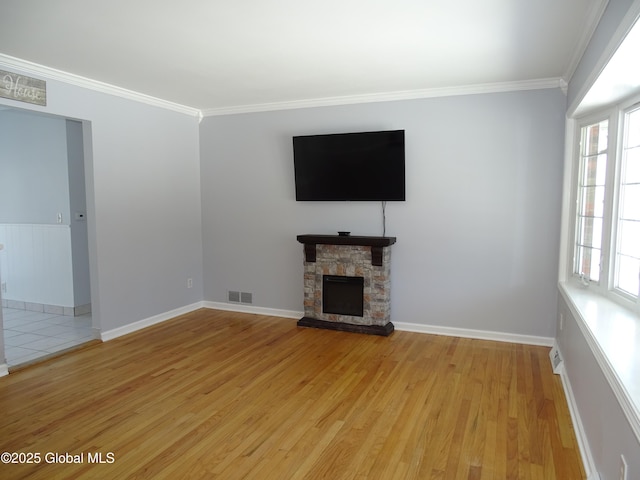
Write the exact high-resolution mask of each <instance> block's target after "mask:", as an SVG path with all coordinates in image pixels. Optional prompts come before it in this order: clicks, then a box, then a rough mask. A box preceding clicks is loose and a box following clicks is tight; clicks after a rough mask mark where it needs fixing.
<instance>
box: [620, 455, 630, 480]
mask: <svg viewBox="0 0 640 480" xmlns="http://www.w3.org/2000/svg"><path fill="white" fill-rule="evenodd" d="M628 469H629V465H627V459H626V458H624V455H620V480H629V471H628Z"/></svg>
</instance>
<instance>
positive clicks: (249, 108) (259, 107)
mask: <svg viewBox="0 0 640 480" xmlns="http://www.w3.org/2000/svg"><path fill="white" fill-rule="evenodd" d="M563 84H565V82H564V81H563V80H562V79H561V78H542V79H537V80H524V81H519V82H502V83H484V84H477V85H463V86H458V87H443V88H428V89H422V90H403V91H398V92H385V93H372V94H363V95H349V96H342V97H325V98H312V99H307V100H293V101H286V102H272V103H259V104H253V105H238V106H230V107H220V108H208V109H203V110H202V114H203V115H204V116H205V117H212V116H218V115H234V114H238V113H257V112H268V111H274V110H293V109H299V108H314V107H329V106H337V105H351V104H357V103H373V102H392V101H397V100H416V99H421V98H435V97H452V96H458V95H477V94H486V93H503V92H514V91H520V90H541V89H546V88H562V87H563Z"/></svg>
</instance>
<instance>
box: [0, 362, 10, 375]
mask: <svg viewBox="0 0 640 480" xmlns="http://www.w3.org/2000/svg"><path fill="white" fill-rule="evenodd" d="M5 375H9V365H7V364H6V363H0V377H4V376H5Z"/></svg>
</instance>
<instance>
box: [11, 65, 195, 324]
mask: <svg viewBox="0 0 640 480" xmlns="http://www.w3.org/2000/svg"><path fill="white" fill-rule="evenodd" d="M12 70H14V71H15V68H12ZM17 73H25V74H27V75H28V74H29V73H28V72H17ZM32 75H33V74H32ZM47 102H48V105H47V107H38V106H32V105H28V104H22V103H18V102H12V101H10V100H6V99H0V105H2V104H4V105H10V106H13V107H20V108H24V109H28V110H32V111H43V112H47V113H50V114H55V115H60V116H62V117H66V118H71V119H78V120H81V121H82V122H83V127H84V130H83V135H84V146H85V168H86V185H87V197H88V206H87V210H88V213H87V227H88V237H89V256H90V264H91V275H92V277H91V298H92V308H93V313H94V318H96V319H97V321H98V322H99V326H100V328H101V329H102V330H103V331H109V330H112V329H115V328H117V327H120V326H124V325H127V324H131V323H133V322H135V321H138V320H143V319H147V318H149V317H152V316H154V315H157V314H162V313H166V312H168V311H171V310H173V309H176V308H180V307H184V306H186V305H191V304H193V303H195V302H198V301H200V300H202V285H201V281H200V280H201V278H202V237H201V229H200V222H201V212H200V182H199V171H200V167H199V158H198V143H199V140H198V123H197V119H196V117H195V116H191V115H186V114H184V113H179V112H174V111H170V110H167V109H163V108H159V107H155V106H150V105H146V104H143V103H140V102H136V101H133V100H128V99H124V98H120V97H115V96H111V95H107V94H104V93H98V92H95V91H92V90H89V89H85V88H81V87H78V86H74V85H70V84H66V83H63V82H60V81H57V80H47ZM63 125H64V123H63ZM62 135H63V138H64V131H63V134H62ZM187 277H191V278H193V280H194V286H193V288H191V289H187V286H186V279H187Z"/></svg>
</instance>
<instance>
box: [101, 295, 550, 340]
mask: <svg viewBox="0 0 640 480" xmlns="http://www.w3.org/2000/svg"><path fill="white" fill-rule="evenodd" d="M198 308H210V309H212V310H224V311H229V312H238V313H250V314H254V315H268V316H272V317H283V318H298V319H299V318H302V317H303V316H304V312H299V311H296V310H282V309H276V308H266V307H257V306H254V305H245V304H236V303H225V302H209V301H204V302H197V303H194V304H192V305H187V306H185V307H181V308H178V309H175V310H171V311H169V312H165V313H161V314H159V315H155V316H153V317H149V318H146V319H143V320H140V321H138V322H134V323H131V324H129V325H124V326H122V327H118V328H114V329H113V330H109V331H106V332H102V333H101V334H100V338H101V340H102V341H103V342H106V341H109V340H112V339H114V338H117V337H120V336H122V335H126V334H128V333H133V332H135V331H137V330H141V329H143V328H145V327H149V326H151V325H155V324H156V323H160V322H164V321H166V320H169V319H171V318H173V317H177V316H178V315H183V314H185V313H189V312H192V311H194V310H197V309H198ZM393 324H394V326H395V329H396V330H399V331H405V332H415V333H428V334H432V335H446V336H449V337H462V338H477V339H480V340H494V341H498V342H511V343H522V344H526V345H541V346H545V347H551V346H553V338H550V337H536V336H532V335H519V334H514V333H503V332H492V331H487V330H472V329H467V328H457V327H442V326H439V325H423V324H419V323H405V322H393Z"/></svg>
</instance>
